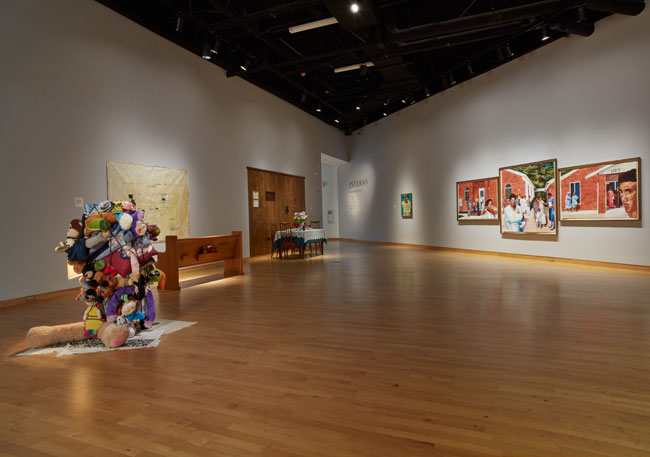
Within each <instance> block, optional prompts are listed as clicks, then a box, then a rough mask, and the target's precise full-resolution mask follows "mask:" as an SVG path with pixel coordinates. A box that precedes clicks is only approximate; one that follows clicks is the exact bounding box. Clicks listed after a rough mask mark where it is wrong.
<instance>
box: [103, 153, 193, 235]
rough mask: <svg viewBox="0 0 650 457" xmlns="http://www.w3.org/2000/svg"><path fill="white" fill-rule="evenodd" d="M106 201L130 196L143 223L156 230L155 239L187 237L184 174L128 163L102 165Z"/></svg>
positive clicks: (187, 208)
mask: <svg viewBox="0 0 650 457" xmlns="http://www.w3.org/2000/svg"><path fill="white" fill-rule="evenodd" d="M106 172H107V178H108V199H109V200H117V201H121V200H129V195H133V200H134V201H135V203H136V205H137V207H138V209H140V210H144V212H145V218H144V220H145V221H146V222H150V223H152V224H156V225H158V227H160V237H159V239H161V240H162V239H164V237H165V236H167V235H178V237H179V238H187V237H189V236H190V190H189V183H188V173H187V170H176V169H173V168H166V167H155V166H152V165H140V164H137V163H131V162H118V161H116V160H109V161H108V162H106Z"/></svg>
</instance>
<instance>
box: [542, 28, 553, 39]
mask: <svg viewBox="0 0 650 457" xmlns="http://www.w3.org/2000/svg"><path fill="white" fill-rule="evenodd" d="M549 38H551V37H550V36H548V32H547V31H546V26H545V25H543V26H542V41H546V40H548V39H549Z"/></svg>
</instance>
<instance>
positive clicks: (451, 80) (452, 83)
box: [448, 71, 456, 86]
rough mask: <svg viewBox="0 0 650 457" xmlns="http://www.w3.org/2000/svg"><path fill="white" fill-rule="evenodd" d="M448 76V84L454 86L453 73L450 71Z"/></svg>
mask: <svg viewBox="0 0 650 457" xmlns="http://www.w3.org/2000/svg"><path fill="white" fill-rule="evenodd" d="M448 76H449V84H451V85H452V86H454V85H455V84H456V78H454V74H453V73H452V72H451V71H450V72H449V75H448Z"/></svg>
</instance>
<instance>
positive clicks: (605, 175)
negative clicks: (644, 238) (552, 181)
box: [558, 158, 641, 221]
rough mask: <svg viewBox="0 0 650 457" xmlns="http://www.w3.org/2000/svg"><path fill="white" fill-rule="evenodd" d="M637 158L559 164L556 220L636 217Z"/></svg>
mask: <svg viewBox="0 0 650 457" xmlns="http://www.w3.org/2000/svg"><path fill="white" fill-rule="evenodd" d="M640 165H641V159H639V158H636V159H625V160H614V161H611V162H602V163H593V164H589V165H579V166H575V167H566V168H560V169H559V170H558V172H559V175H560V220H562V221H568V220H583V221H611V220H639V219H640V211H639V208H640V205H639V196H640V195H641V176H640V173H639V170H640Z"/></svg>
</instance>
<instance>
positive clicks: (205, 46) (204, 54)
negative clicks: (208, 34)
mask: <svg viewBox="0 0 650 457" xmlns="http://www.w3.org/2000/svg"><path fill="white" fill-rule="evenodd" d="M201 57H203V58H204V59H205V60H210V59H211V57H212V56H211V49H210V45H209V44H208V43H203V51H202V52H201Z"/></svg>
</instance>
